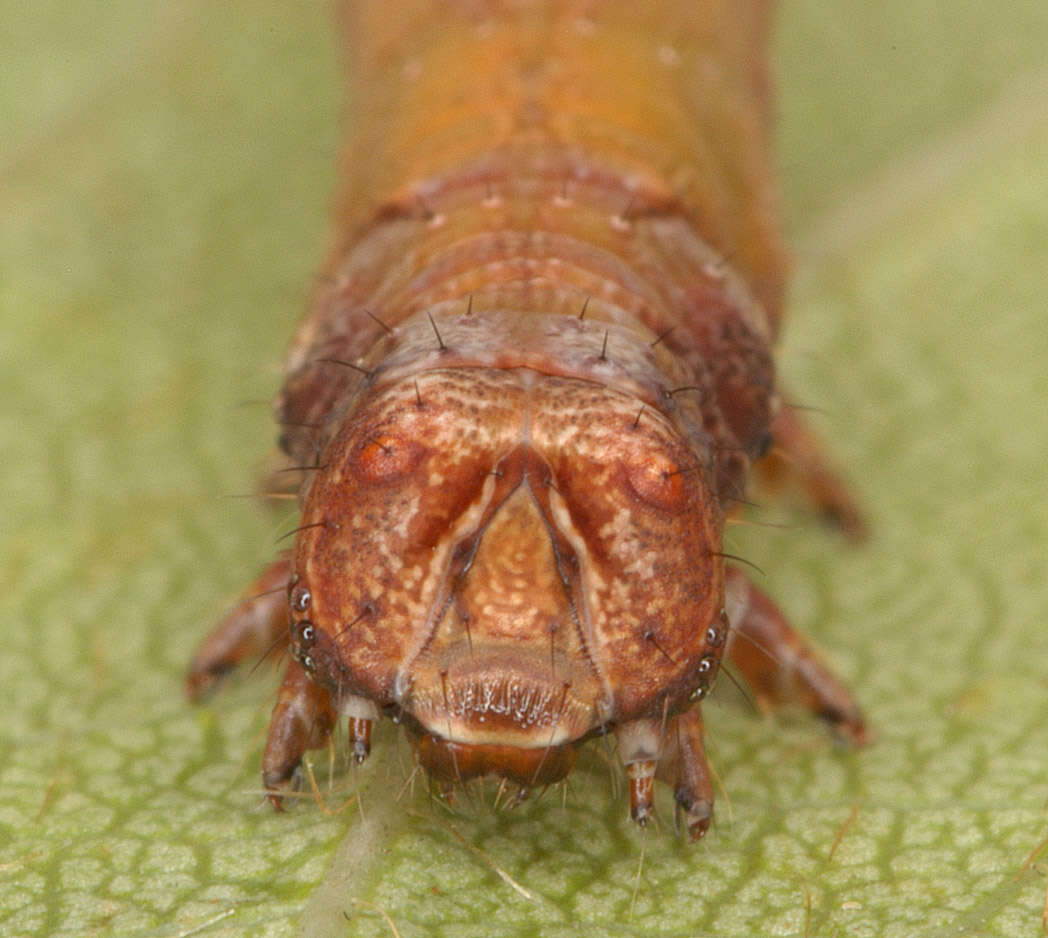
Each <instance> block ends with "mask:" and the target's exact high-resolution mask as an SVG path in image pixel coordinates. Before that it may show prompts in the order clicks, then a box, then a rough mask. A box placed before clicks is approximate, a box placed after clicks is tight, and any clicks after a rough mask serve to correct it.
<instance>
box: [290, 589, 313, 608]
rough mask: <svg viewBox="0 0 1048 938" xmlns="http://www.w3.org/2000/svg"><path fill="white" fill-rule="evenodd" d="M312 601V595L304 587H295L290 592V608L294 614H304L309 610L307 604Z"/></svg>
mask: <svg viewBox="0 0 1048 938" xmlns="http://www.w3.org/2000/svg"><path fill="white" fill-rule="evenodd" d="M312 599H313V595H312V594H311V593H310V592H309V590H308V589H306V588H305V587H304V586H296V587H295V588H294V589H293V590H292V591H291V608H292V609H294V610H295V612H305V611H306V610H307V609H308V608H309V603H310V601H311V600H312Z"/></svg>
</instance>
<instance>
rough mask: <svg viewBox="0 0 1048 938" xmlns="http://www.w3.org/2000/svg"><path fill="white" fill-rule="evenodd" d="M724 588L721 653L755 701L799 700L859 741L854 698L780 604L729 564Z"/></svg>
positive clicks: (860, 723)
mask: <svg viewBox="0 0 1048 938" xmlns="http://www.w3.org/2000/svg"><path fill="white" fill-rule="evenodd" d="M725 593H726V597H727V610H728V618H729V620H730V621H731V632H730V634H729V638H728V645H727V649H726V654H727V656H728V658H729V660H730V661H731V663H732V664H733V665H734V666H735V667H736V668H738V670H739V671H740V672H741V673H742V676H743V677H744V678H745V679H746V681H747V683H748V684H749V685H750V687H752V688H753V690H754V692H755V694H756V695H757V700H758V702H759V703H761V704H763V705H765V706H774V705H776V704H782V703H799V704H801V705H802V706H805V707H807V708H808V709H809V710H811V711H813V712H814V713H816V714H818V715H819V716H820V717H822V718H823V719H825V720H827V721H828V722H829V723H830V724H832V726H833V727H834V729H836V730H837V731H838V732H839V733H840V734H841V735H842V736H844V737H845V738H846V739H848V740H850V741H851V742H853V743H855V744H857V745H861V744H862V743H864V742H865V741H866V738H867V736H866V722H865V720H864V719H863V716H862V713H861V712H860V711H859V707H858V705H857V704H856V703H855V700H854V699H853V698H852V696H851V694H850V693H849V692H848V690H847V689H846V688H845V687H844V685H843V684H842V683H841V682H840V681H839V680H838V679H837V678H836V677H835V676H834V675H833V674H832V672H831V671H830V670H829V668H827V667H826V665H825V664H823V663H822V661H820V660H819V658H818V656H817V654H816V653H815V651H814V649H813V648H812V647H811V646H810V645H809V644H808V643H807V642H806V641H805V639H804V637H803V636H802V635H801V634H800V633H799V632H797V631H796V630H794V629H793V627H792V626H791V625H790V624H789V622H787V620H786V617H785V616H784V615H783V614H782V612H781V611H780V610H779V608H778V607H777V606H776V605H775V604H774V603H773V602H772V601H771V600H770V599H769V598H768V597H767V596H765V595H764V594H763V593H762V592H760V590H758V589H757V588H756V587H755V586H753V584H751V583H750V582H749V581H748V580H747V579H746V577H745V576H743V574H742V573H741V572H740V571H739V570H737V569H735V568H733V567H729V568H728V569H727V571H726V573H725Z"/></svg>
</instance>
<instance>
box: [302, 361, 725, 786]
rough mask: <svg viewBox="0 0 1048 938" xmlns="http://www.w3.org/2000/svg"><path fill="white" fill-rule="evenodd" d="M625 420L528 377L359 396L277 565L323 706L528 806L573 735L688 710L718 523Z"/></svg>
mask: <svg viewBox="0 0 1048 938" xmlns="http://www.w3.org/2000/svg"><path fill="white" fill-rule="evenodd" d="M638 410H639V408H638V402H637V400H636V399H635V398H633V397H631V396H629V395H627V394H623V393H621V392H618V391H615V390H613V389H610V388H608V387H606V386H604V385H601V384H597V383H594V382H591V381H581V380H576V379H570V378H561V377H550V376H547V375H543V374H540V373H538V372H535V371H532V370H529V369H515V370H502V369H485V368H448V369H443V370H432V371H427V372H424V373H422V374H421V375H419V376H418V377H417V379H416V378H411V379H406V380H401V381H399V382H395V383H392V384H390V385H387V386H385V387H382V388H379V389H377V390H372V391H370V392H369V396H368V398H367V399H366V400H364V401H363V402H361V404H360V405H359V406H357V407H356V408H355V409H354V410H353V412H352V418H351V419H350V420H349V421H347V422H346V424H345V425H344V426H343V427H342V428H341V430H340V432H338V433H337V434H336V435H335V437H334V438H333V439H332V441H331V443H330V444H329V447H328V449H327V452H326V454H325V456H324V458H323V463H324V465H325V468H324V470H323V471H322V472H320V473H318V475H317V478H316V479H315V481H314V484H313V486H312V488H311V490H310V493H309V495H308V498H307V500H306V503H305V506H304V509H303V519H302V520H303V523H304V525H305V527H304V529H303V530H302V531H301V532H300V534H299V537H298V541H297V544H296V552H295V558H294V569H295V574H296V577H297V581H296V582H297V584H298V587H297V588H299V589H307V590H308V591H309V594H310V596H311V602H310V609H309V624H310V626H311V630H310V633H309V634H310V645H309V648H308V655H307V654H306V653H305V651H306V650H305V649H303V648H302V647H301V646H299V645H295V646H294V648H295V650H296V652H297V654H298V657H299V660H300V661H302V662H303V663H304V664H306V666H307V669H309V670H311V673H312V674H313V676H314V679H315V680H316V681H317V682H318V683H320V684H321V686H323V687H325V688H327V689H328V690H329V691H330V692H331V694H332V697H333V699H334V701H335V703H336V705H337V706H340V707H341V708H342V709H343V710H344V711H345V712H347V713H349V714H350V715H351V716H358V715H360V713H361V712H363V711H362V710H361V708H362V707H363V710H364V711H366V710H367V709H368V707H371V708H372V709H374V710H375V711H376V712H378V711H383V712H387V713H391V714H395V715H400V716H403V718H404V720H405V723H406V724H407V726H408V728H409V730H410V731H411V733H412V736H413V738H414V741H415V746H416V753H417V756H418V758H419V760H420V762H421V763H422V764H423V766H424V767H425V768H426V769H428V770H429V771H430V772H431V773H432V774H434V775H436V776H438V777H441V778H443V779H445V780H448V781H450V782H457V781H463V780H466V779H468V778H470V777H474V776H481V775H486V774H494V775H500V776H502V777H504V778H509V779H512V780H514V781H517V782H519V783H520V784H521V785H522V786H525V787H530V786H531V785H533V784H541V783H547V782H550V781H553V780H556V779H558V778H560V777H562V776H563V775H565V774H566V773H567V772H568V771H570V769H571V767H572V765H573V762H574V753H575V750H576V747H577V744H578V743H579V742H580V741H582V740H584V739H585V738H587V736H589V735H591V734H593V733H596V732H598V731H603V730H605V729H608V728H614V727H616V726H619V725H621V724H623V723H627V722H630V721H635V720H639V719H649V718H651V717H653V716H658V715H660V714H661V715H662V716H663V718H665V715H666V713H667V712H670V713H672V712H676V711H677V710H679V709H680V708H682V707H683V706H685V705H686V704H687V702H688V700H689V698H692V697H694V696H695V695H696V693H701V692H702V690H704V688H705V687H706V686H708V683H709V680H710V679H711V677H712V673H711V672H712V670H715V666H716V663H717V660H718V658H719V654H720V644H721V643H720V642H718V641H711V639H710V638H709V635H710V633H711V629H710V626H711V624H713V623H716V622H718V621H719V620H718V617H719V615H720V611H721V609H722V606H723V593H724V587H723V577H722V570H721V564H720V562H719V558H718V557H717V556H716V552H717V551H718V550H719V547H720V533H721V516H720V509H719V506H718V504H717V502H716V499H715V498H714V497H713V495H712V489H711V484H710V480H709V478H708V474H707V470H706V468H705V463H704V462H703V461H701V460H700V458H699V456H698V455H697V454H696V453H695V452H694V450H693V449H692V448H691V447H689V446H688V445H687V444H686V443H685V441H684V440H683V439H682V437H681V435H680V434H679V433H678V432H677V431H676V429H675V428H674V426H673V425H672V424H671V423H670V422H669V421H668V420H667V419H665V418H663V417H662V416H661V415H658V414H655V413H654V412H651V411H648V410H644V411H643V413H641V414H640V416H638ZM300 631H301V629H300V628H298V626H296V625H294V624H293V627H292V632H293V635H296V634H298V633H299V632H300ZM307 658H308V661H307Z"/></svg>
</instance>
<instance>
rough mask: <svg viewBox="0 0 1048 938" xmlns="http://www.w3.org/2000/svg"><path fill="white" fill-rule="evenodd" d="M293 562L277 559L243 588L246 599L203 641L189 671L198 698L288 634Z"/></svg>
mask: <svg viewBox="0 0 1048 938" xmlns="http://www.w3.org/2000/svg"><path fill="white" fill-rule="evenodd" d="M290 577H291V561H290V560H289V559H288V558H286V557H282V558H280V559H279V560H277V561H274V562H273V563H272V564H270V565H269V566H268V567H266V569H265V571H264V572H263V573H262V575H261V576H260V577H259V578H258V579H257V580H255V582H254V583H252V584H251V585H250V586H249V587H248V588H247V590H245V591H244V596H245V598H244V599H242V600H241V601H240V602H239V603H238V604H237V605H236V607H235V608H234V609H233V610H232V611H230V612H229V613H228V614H227V615H226V616H225V617H224V618H223V619H222V621H221V622H219V623H218V625H217V626H215V628H214V629H212V630H211V632H210V633H209V634H208V636H207V637H206V638H205V639H204V640H203V641H202V642H201V643H200V645H199V646H198V648H197V650H196V654H195V655H193V660H192V662H190V665H189V671H188V673H187V674H186V691H187V693H188V694H189V696H190V698H192V699H193V700H197V699H199V698H200V697H202V696H203V695H204V694H206V693H207V692H208V691H210V690H211V689H212V688H213V687H214V686H215V685H216V684H217V683H218V682H219V680H220V679H221V678H222V677H223V676H224V675H225V674H226V673H227V672H229V671H231V670H232V669H233V668H234V667H236V666H237V665H238V664H240V662H242V661H246V660H248V659H251V658H255V659H258V658H259V657H260V656H261V655H264V654H265V653H266V652H267V651H269V650H270V649H271V648H272V647H273V645H274V643H275V642H278V641H279V640H280V638H281V636H286V635H287V585H288V580H289V579H290Z"/></svg>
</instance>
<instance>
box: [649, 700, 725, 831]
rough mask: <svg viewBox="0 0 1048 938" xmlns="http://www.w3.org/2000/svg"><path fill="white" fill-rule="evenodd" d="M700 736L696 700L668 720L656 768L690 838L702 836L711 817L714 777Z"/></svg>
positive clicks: (700, 720)
mask: <svg viewBox="0 0 1048 938" xmlns="http://www.w3.org/2000/svg"><path fill="white" fill-rule="evenodd" d="M702 736H703V725H702V712H701V711H700V709H699V705H698V704H697V703H696V704H694V705H693V706H692V708H691V709H690V710H686V711H685V712H684V713H682V714H680V716H678V717H675V718H674V719H673V720H672V721H671V723H670V728H669V732H668V733H667V740H666V743H667V745H666V753H665V755H664V757H663V759H661V760H660V761H659V770H658V777H659V780H660V781H664V782H666V783H667V784H669V785H672V786H673V796H674V800H675V801H676V803H677V810H678V811H679V812H680V815H679V816H683V818H684V826H685V827H686V828H687V831H688V836H689V837H690V838H691V840H698V839H699V838H700V837H703V836H704V835H705V834H706V831H707V830H709V826H710V821H711V820H712V818H713V776H712V774H711V773H710V767H709V763H708V762H707V761H706V749H705V747H704V746H703V742H702Z"/></svg>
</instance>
